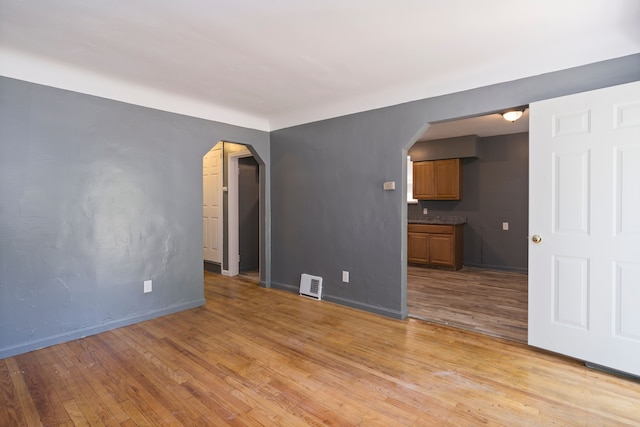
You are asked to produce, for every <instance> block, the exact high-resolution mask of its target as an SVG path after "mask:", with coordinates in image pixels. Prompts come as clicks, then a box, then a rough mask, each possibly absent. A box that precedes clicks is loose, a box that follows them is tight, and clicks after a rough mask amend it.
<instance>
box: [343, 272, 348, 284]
mask: <svg viewBox="0 0 640 427" xmlns="http://www.w3.org/2000/svg"><path fill="white" fill-rule="evenodd" d="M342 281H343V282H344V283H349V272H348V271H343V272H342Z"/></svg>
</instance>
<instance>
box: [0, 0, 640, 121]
mask: <svg viewBox="0 0 640 427" xmlns="http://www.w3.org/2000/svg"><path fill="white" fill-rule="evenodd" d="M639 23H640V2H639V1H637V0H535V1H534V0H529V1H526V0H519V1H513V0H483V1H478V0H402V1H398V0H322V1H318V0H270V1H269V0H224V1H222V0H218V1H215V0H181V1H178V0H175V1H170V0H28V1H27V0H0V74H2V75H5V76H9V77H14V78H18V79H22V80H27V81H33V82H36V83H41V84H47V85H51V86H55V87H60V88H64V89H70V90H75V91H79V92H83V93H88V94H93V95H97V96H102V97H106V98H111V99H117V100H121V101H125V102H130V103H135V104H139V105H144V106H149V107H153V108H158V109H162V110H167V111H174V112H178V113H182V114H189V115H193V116H196V117H204V118H208V119H213V120H218V121H223V122H227V123H231V124H236V125H241V126H247V127H251V128H256V129H262V130H274V129H278V128H282V127H287V126H291V125H295V124H300V123H306V122H310V121H315V120H320V119H325V118H330V117H336V116H339V115H344V114H349V113H354V112H358V111H364V110H369V109H373V108H378V107H383V106H388V105H393V104H398V103H402V102H407V101H411V100H416V99H422V98H427V97H430V96H436V95H442V94H446V93H451V92H455V91H460V90H465V89H470V88H474V87H480V86H485V85H488V84H493V83H498V82H502V81H509V80H514V79H518V78H522V77H527V76H532V75H537V74H541V73H545V72H550V71H555V70H560V69H565V68H570V67H573V66H579V65H583V64H587V63H592V62H597V61H601V60H606V59H611V58H616V57H621V56H625V55H629V54H634V53H638V52H640V24H639Z"/></svg>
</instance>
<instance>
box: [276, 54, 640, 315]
mask: <svg viewBox="0 0 640 427" xmlns="http://www.w3.org/2000/svg"><path fill="white" fill-rule="evenodd" d="M635 80H640V55H633V56H629V57H624V58H619V59H616V60H611V61H606V62H602V63H596V64H591V65H588V66H584V67H579V68H574V69H570V70H564V71H560V72H555V73H550V74H545V75H540V76H536V77H531V78H527V79H522V80H517V81H513V82H506V83H501V84H497V85H492V86H488V87H483V88H478V89H473V90H469V91H465V92H460V93H455V94H450V95H445V96H440V97H435V98H430V99H425V100H420V101H416V102H411V103H407V104H401V105H397V106H393V107H388V108H383V109H379V110H374V111H368V112H363V113H359V114H354V115H350V116H344V117H338V118H336V119H331V120H325V121H321V122H316V123H310V124H306V125H301V126H295V127H291V128H287V129H282V130H278V131H275V132H272V134H271V156H272V157H271V159H272V169H271V171H272V218H273V222H272V245H273V246H272V276H271V278H272V282H271V283H272V285H273V286H277V287H280V288H283V289H289V290H291V291H296V290H297V289H298V285H299V281H300V274H301V273H310V274H314V275H319V276H322V277H323V278H324V282H323V287H324V289H323V291H324V299H327V300H330V301H334V302H338V303H342V304H345V305H349V306H353V307H358V308H361V309H365V310H370V311H373V312H377V313H381V314H385V315H389V316H393V317H398V318H404V317H406V315H407V304H406V262H407V257H406V233H407V229H406V218H407V203H406V201H405V195H406V183H405V179H406V155H407V148H408V147H410V146H411V145H412V144H413V143H414V142H415V141H416V140H417V138H418V136H419V135H421V134H422V132H423V131H424V130H425V128H426V124H427V123H429V122H435V121H441V120H450V119H455V118H460V117H466V116H472V115H478V114H483V113H487V112H496V111H499V110H502V109H504V108H508V107H512V106H515V105H526V104H529V103H531V102H534V101H538V100H542V99H547V98H553V97H557V96H562V95H567V94H571V93H576V92H582V91H586V90H591V89H596V88H602V87H606V86H611V85H614V84H621V83H627V82H630V81H635ZM385 181H395V182H396V188H397V190H395V191H383V189H382V184H383V182H385ZM342 270H348V271H349V272H350V274H351V277H350V279H351V283H349V284H343V283H342V282H341V271H342Z"/></svg>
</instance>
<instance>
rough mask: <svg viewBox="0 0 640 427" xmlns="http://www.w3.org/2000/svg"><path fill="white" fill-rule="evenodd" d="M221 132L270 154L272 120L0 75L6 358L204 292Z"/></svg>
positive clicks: (0, 348)
mask: <svg viewBox="0 0 640 427" xmlns="http://www.w3.org/2000/svg"><path fill="white" fill-rule="evenodd" d="M223 139H224V140H232V141H239V142H243V143H246V144H252V145H253V147H254V149H255V150H256V151H257V152H258V153H259V154H260V157H261V158H262V159H263V160H265V161H266V164H267V165H268V161H269V156H270V152H269V135H268V134H267V133H265V132H260V131H255V130H251V129H245V128H240V127H235V126H230V125H226V124H223V123H217V122H212V121H207V120H201V119H196V118H191V117H186V116H181V115H178V114H172V113H167V112H162V111H158V110H153V109H149V108H143V107H138V106H133V105H129V104H125V103H121V102H115V101H110V100H106V99H102V98H97V97H93V96H88V95H82V94H78V93H74V92H69V91H64V90H59V89H54V88H50V87H46V86H40V85H36V84H31V83H27V82H23V81H19V80H14V79H9V78H0V358H3V357H7V356H10V355H14V354H18V353H22V352H26V351H29V350H33V349H36V348H40V347H44V346H47V345H51V344H55V343H58V342H63V341H67V340H70V339H74V338H78V337H81V336H85V335H90V334H93V333H97V332H101V331H104V330H108V329H112V328H115V327H118V326H122V325H126V324H130V323H134V322H137V321H141V320H145V319H148V318H152V317H157V316H160V315H163V314H167V313H171V312H175V311H179V310H184V309H188V308H190V307H195V306H198V305H201V304H203V303H204V295H203V268H202V156H203V155H204V154H205V153H206V152H207V151H208V150H209V149H210V148H211V147H213V146H214V145H215V144H216V142H218V141H219V140H223ZM263 191H267V192H268V190H264V189H263ZM265 221H266V223H267V224H268V222H269V221H270V218H269V217H268V216H267V217H266V218H265ZM265 234H266V233H265ZM265 246H266V247H267V248H268V247H269V245H268V243H265ZM148 279H151V280H153V292H151V293H148V294H143V292H142V291H143V281H144V280H148Z"/></svg>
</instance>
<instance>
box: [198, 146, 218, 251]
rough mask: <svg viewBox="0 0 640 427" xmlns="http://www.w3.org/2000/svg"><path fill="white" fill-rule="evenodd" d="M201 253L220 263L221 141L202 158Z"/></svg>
mask: <svg viewBox="0 0 640 427" xmlns="http://www.w3.org/2000/svg"><path fill="white" fill-rule="evenodd" d="M202 233H203V236H202V246H203V248H202V253H203V257H204V260H205V261H211V262H216V263H220V264H221V263H222V246H223V243H222V239H223V238H222V236H223V230H222V143H218V144H216V146H215V147H213V148H212V149H211V150H210V151H209V152H208V153H207V154H205V155H204V157H203V158H202Z"/></svg>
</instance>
